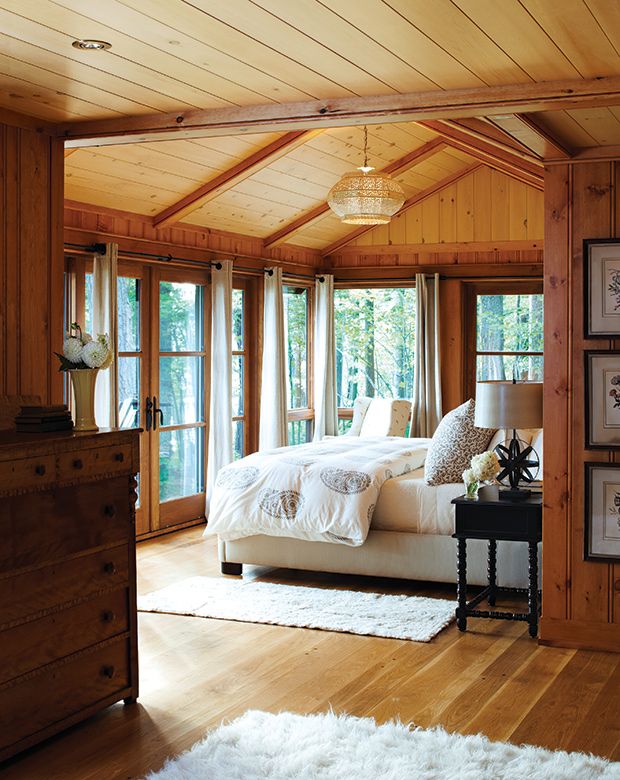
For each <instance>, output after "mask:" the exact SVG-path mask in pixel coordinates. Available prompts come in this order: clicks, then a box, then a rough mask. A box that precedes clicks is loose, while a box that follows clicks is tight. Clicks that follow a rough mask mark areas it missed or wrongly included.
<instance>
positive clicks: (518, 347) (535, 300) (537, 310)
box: [466, 282, 543, 397]
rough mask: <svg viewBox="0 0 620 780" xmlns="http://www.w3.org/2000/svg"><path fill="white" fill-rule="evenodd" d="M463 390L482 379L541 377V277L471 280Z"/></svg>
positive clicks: (471, 388) (469, 390) (472, 388)
mask: <svg viewBox="0 0 620 780" xmlns="http://www.w3.org/2000/svg"><path fill="white" fill-rule="evenodd" d="M468 310H469V318H468V319H469V321H468V326H467V339H468V342H469V349H468V353H469V354H468V361H467V363H468V366H467V388H466V389H467V394H468V395H470V396H472V397H473V395H474V394H475V389H476V388H475V383H476V382H479V381H484V380H493V379H495V380H502V379H506V380H511V379H513V377H514V378H516V379H517V380H530V381H539V382H542V380H543V295H542V284H541V283H540V282H520V283H515V282H512V283H505V284H502V283H501V282H500V283H493V284H492V285H491V284H484V285H475V286H473V287H472V289H471V290H470V295H469V306H468Z"/></svg>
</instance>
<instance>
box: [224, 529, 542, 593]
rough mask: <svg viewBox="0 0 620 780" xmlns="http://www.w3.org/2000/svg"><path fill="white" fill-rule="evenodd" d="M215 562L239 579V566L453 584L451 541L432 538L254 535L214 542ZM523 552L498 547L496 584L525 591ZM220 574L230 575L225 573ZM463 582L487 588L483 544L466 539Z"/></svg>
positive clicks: (510, 546)
mask: <svg viewBox="0 0 620 780" xmlns="http://www.w3.org/2000/svg"><path fill="white" fill-rule="evenodd" d="M219 558H220V562H221V564H222V572H223V573H224V566H226V567H228V566H232V567H235V568H234V573H235V574H240V573H241V572H240V569H241V564H244V563H245V564H255V565H259V566H274V567H277V568H284V569H303V570H306V571H323V572H335V573H338V574H363V575H368V576H371V577H394V578H399V579H407V580H421V581H425V582H446V583H456V540H454V539H452V537H450V536H440V535H437V534H415V533H404V532H400V531H378V530H377V531H372V530H371V531H370V533H369V534H368V538H367V540H366V541H365V542H364V544H363V545H361V547H347V546H346V545H343V544H331V543H328V542H306V541H303V540H300V539H289V538H286V537H277V536H265V535H257V536H250V537H246V538H244V539H237V540H235V541H232V542H223V541H221V540H220V542H219ZM527 572H528V559H527V546H526V545H523V544H519V543H518V542H499V543H498V547H497V573H498V577H497V584H498V585H499V586H503V587H510V588H522V587H527ZM225 573H233V571H232V570H228V568H227V569H226V572H225ZM467 582H468V584H471V585H487V584H488V579H487V544H486V542H485V541H483V540H480V539H471V540H469V541H468V544H467Z"/></svg>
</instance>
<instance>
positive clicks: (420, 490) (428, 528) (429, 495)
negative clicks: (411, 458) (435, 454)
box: [371, 468, 464, 536]
mask: <svg viewBox="0 0 620 780" xmlns="http://www.w3.org/2000/svg"><path fill="white" fill-rule="evenodd" d="M463 492H464V488H463V484H462V483H449V484H447V485H437V486H436V487H433V486H432V485H427V484H426V482H425V481H424V468H419V469H416V470H415V471H411V472H410V473H409V474H403V475H402V476H401V477H394V479H389V480H388V481H387V482H386V483H385V484H384V485H383V487H382V488H381V493H380V494H379V500H378V501H377V506H376V508H375V512H374V515H373V519H372V526H371V527H372V529H373V530H374V531H405V532H408V533H417V534H440V535H442V536H450V535H452V534H453V533H454V506H453V505H452V503H451V501H452V499H453V498H456V497H457V496H460V495H462V494H463Z"/></svg>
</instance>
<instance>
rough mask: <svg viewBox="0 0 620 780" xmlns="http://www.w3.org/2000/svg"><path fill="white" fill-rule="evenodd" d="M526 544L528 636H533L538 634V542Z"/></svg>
mask: <svg viewBox="0 0 620 780" xmlns="http://www.w3.org/2000/svg"><path fill="white" fill-rule="evenodd" d="M528 546H529V577H530V581H529V588H528V591H527V605H528V608H529V615H528V623H529V624H530V636H531V637H535V636H537V634H538V543H537V542H528Z"/></svg>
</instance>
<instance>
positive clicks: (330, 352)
mask: <svg viewBox="0 0 620 780" xmlns="http://www.w3.org/2000/svg"><path fill="white" fill-rule="evenodd" d="M314 299H315V309H314V441H320V440H321V439H322V438H323V437H324V436H336V435H337V434H338V403H337V400H336V335H335V330H334V277H333V276H332V275H331V274H325V275H323V276H317V279H316V292H315V296H314Z"/></svg>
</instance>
